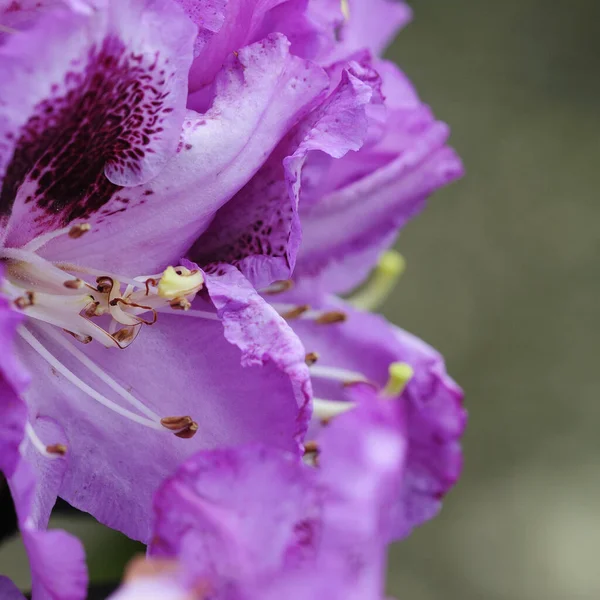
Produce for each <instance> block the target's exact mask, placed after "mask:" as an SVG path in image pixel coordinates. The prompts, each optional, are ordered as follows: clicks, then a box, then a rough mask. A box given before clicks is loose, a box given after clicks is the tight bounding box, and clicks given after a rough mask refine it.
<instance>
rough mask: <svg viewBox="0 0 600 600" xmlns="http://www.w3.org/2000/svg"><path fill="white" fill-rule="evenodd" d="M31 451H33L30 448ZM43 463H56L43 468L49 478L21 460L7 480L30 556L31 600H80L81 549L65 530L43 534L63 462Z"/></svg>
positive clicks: (84, 585) (84, 579) (83, 590)
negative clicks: (50, 473) (45, 468)
mask: <svg viewBox="0 0 600 600" xmlns="http://www.w3.org/2000/svg"><path fill="white" fill-rule="evenodd" d="M32 452H35V450H33V449H32ZM42 460H45V461H50V462H54V463H55V464H54V465H46V466H49V468H50V469H51V470H53V471H54V474H53V475H52V476H48V473H47V472H46V473H44V474H43V476H42V477H40V471H39V470H38V472H37V473H36V472H35V471H34V469H33V468H32V467H31V466H30V465H29V463H28V462H27V461H26V460H22V461H21V462H20V463H19V466H18V468H17V470H16V471H15V473H14V474H13V476H12V477H10V478H9V479H8V484H9V487H10V489H11V492H12V496H13V500H14V503H15V508H16V511H17V516H18V519H19V526H20V530H21V535H22V537H23V543H24V545H25V549H26V550H27V554H28V556H29V563H30V566H31V579H32V591H33V597H34V598H46V597H47V598H60V599H61V600H83V599H84V598H85V597H86V592H87V583H88V579H87V569H86V566H85V553H84V550H83V546H82V545H81V543H80V542H79V540H77V538H75V537H73V536H72V535H70V534H68V533H66V532H64V531H60V530H51V531H45V527H46V525H47V522H48V519H49V517H50V510H51V509H52V506H53V505H54V502H55V501H56V491H57V488H58V485H57V484H58V483H59V482H60V479H58V478H57V475H59V474H60V472H62V471H63V470H64V468H65V466H66V465H65V464H64V460H63V459H58V460H56V461H52V459H47V458H42ZM59 462H62V463H63V464H62V465H60V466H58V465H57V464H56V463H59ZM36 476H37V477H36ZM36 478H37V479H38V481H36ZM48 483H50V485H48ZM53 487H54V488H55V489H52V488H53ZM40 488H41V489H40Z"/></svg>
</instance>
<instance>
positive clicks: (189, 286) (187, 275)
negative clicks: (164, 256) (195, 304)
mask: <svg viewBox="0 0 600 600" xmlns="http://www.w3.org/2000/svg"><path fill="white" fill-rule="evenodd" d="M203 284H204V277H203V276H202V272H201V271H190V270H189V269H186V268H185V267H178V268H177V270H175V269H174V268H173V267H167V268H166V269H165V272H164V273H163V274H162V277H161V278H160V281H159V282H158V295H159V296H160V297H161V298H166V299H167V300H174V299H175V298H179V297H185V296H187V295H189V294H194V293H196V292H197V291H198V290H200V289H201V288H202V285H203Z"/></svg>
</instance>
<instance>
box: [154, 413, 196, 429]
mask: <svg viewBox="0 0 600 600" xmlns="http://www.w3.org/2000/svg"><path fill="white" fill-rule="evenodd" d="M193 422H194V420H193V419H192V417H190V416H185V417H163V418H162V419H161V420H160V424H161V425H162V426H163V427H166V428H167V429H169V430H171V431H179V430H180V429H185V428H186V427H189V426H190V425H191V424H192V423H193Z"/></svg>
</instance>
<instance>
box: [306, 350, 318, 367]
mask: <svg viewBox="0 0 600 600" xmlns="http://www.w3.org/2000/svg"><path fill="white" fill-rule="evenodd" d="M318 360H319V355H318V354H317V353H316V352H307V354H306V356H305V357H304V362H305V363H306V364H307V365H308V366H309V367H310V365H314V364H315V363H316V362H317V361H318Z"/></svg>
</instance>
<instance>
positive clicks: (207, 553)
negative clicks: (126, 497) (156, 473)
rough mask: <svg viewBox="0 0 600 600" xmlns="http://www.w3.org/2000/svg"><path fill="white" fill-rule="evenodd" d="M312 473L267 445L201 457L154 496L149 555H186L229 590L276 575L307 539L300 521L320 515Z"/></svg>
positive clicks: (195, 568)
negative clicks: (288, 555)
mask: <svg viewBox="0 0 600 600" xmlns="http://www.w3.org/2000/svg"><path fill="white" fill-rule="evenodd" d="M313 475H314V474H313V473H312V472H311V471H310V469H307V468H306V467H305V466H304V465H302V463H301V462H299V461H298V459H297V457H295V456H293V455H285V454H283V453H281V452H279V451H277V450H274V449H272V448H267V447H262V446H260V447H259V446H250V447H246V448H240V449H236V450H233V449H232V450H216V451H213V452H203V453H199V454H197V455H196V456H194V457H193V458H191V459H190V460H188V461H187V462H186V463H184V464H183V465H182V466H181V467H180V468H179V470H178V471H177V473H176V474H175V476H174V477H172V478H171V479H169V480H167V482H166V483H165V484H163V486H162V487H161V489H160V491H159V492H158V493H157V495H156V497H155V501H154V505H155V511H156V517H157V522H156V528H155V532H154V533H155V536H154V540H153V544H152V546H151V549H150V554H151V556H156V557H172V558H175V557H179V558H180V560H181V561H182V562H183V564H184V565H185V566H186V567H187V569H188V570H189V571H190V572H191V573H193V574H194V575H195V576H196V577H198V578H201V577H207V576H208V577H210V579H211V580H213V581H214V580H215V579H216V580H219V581H220V584H221V585H223V586H225V585H227V581H228V580H229V581H232V582H233V581H235V582H237V585H241V586H243V585H244V583H245V582H246V583H247V582H253V581H257V580H259V579H260V578H261V577H265V576H268V575H269V574H271V575H275V574H276V573H277V571H278V570H279V569H281V567H282V566H283V564H284V559H285V556H286V554H287V553H288V552H289V551H290V550H292V548H293V546H294V545H295V544H296V543H297V541H298V538H299V536H301V535H302V534H303V532H302V530H301V528H299V527H298V524H299V523H303V522H307V521H306V520H307V519H309V518H310V517H311V515H313V516H314V517H317V516H318V498H317V496H316V493H315V492H316V490H315V489H314V488H313V487H311V485H310V481H311V477H312V476H313ZM266 507H268V511H265V509H266ZM307 524H308V523H307ZM230 585H231V584H230ZM234 585H235V584H234Z"/></svg>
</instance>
